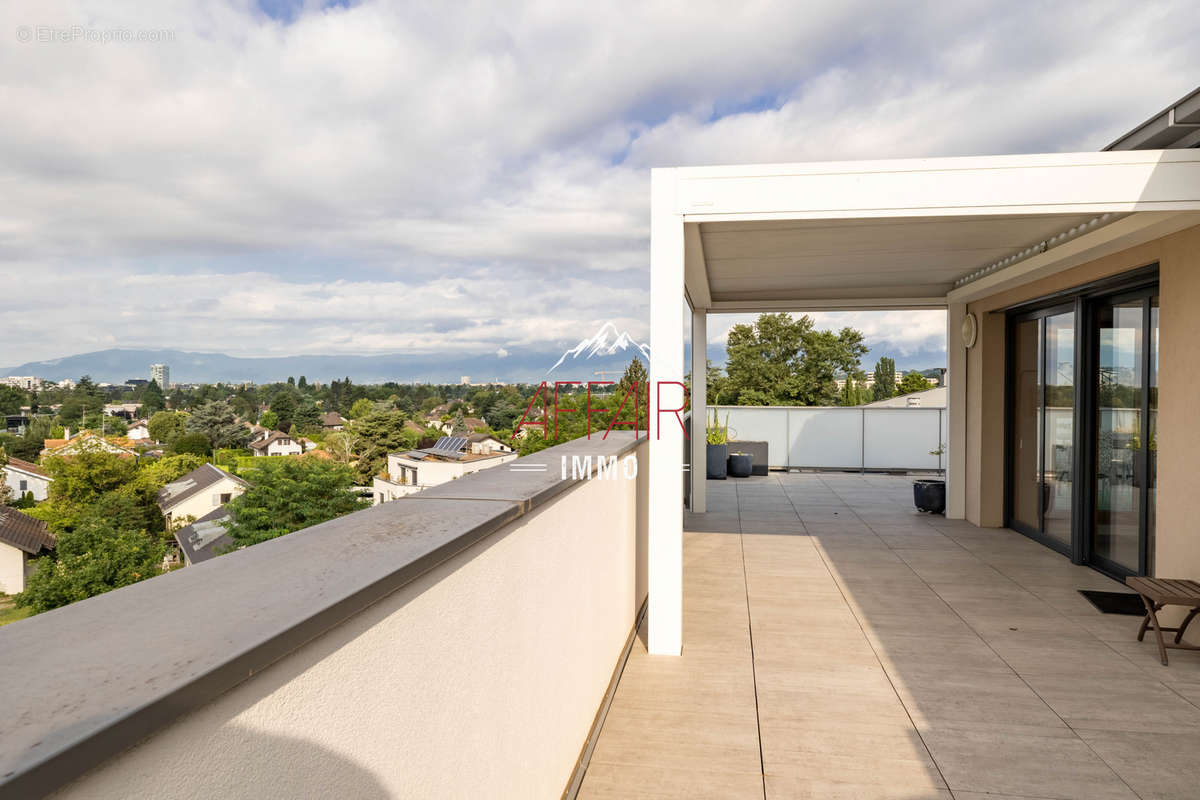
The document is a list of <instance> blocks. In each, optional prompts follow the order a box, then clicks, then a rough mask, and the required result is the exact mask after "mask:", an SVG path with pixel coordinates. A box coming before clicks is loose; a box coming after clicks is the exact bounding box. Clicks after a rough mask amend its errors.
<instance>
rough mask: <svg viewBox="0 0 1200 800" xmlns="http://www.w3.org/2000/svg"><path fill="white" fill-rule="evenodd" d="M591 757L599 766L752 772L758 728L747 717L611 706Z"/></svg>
mask: <svg viewBox="0 0 1200 800" xmlns="http://www.w3.org/2000/svg"><path fill="white" fill-rule="evenodd" d="M604 726H605V729H606V731H608V732H609V733H610V734H611V735H608V736H602V737H601V738H600V740H599V741H598V742H597V743H596V749H595V751H594V752H593V753H592V762H593V763H599V764H634V765H644V766H659V767H662V768H665V769H702V770H707V771H714V772H748V773H751V774H753V773H757V772H758V771H759V769H760V764H761V762H760V757H759V749H758V724H757V720H756V718H755V716H754V715H753V714H749V715H747V714H740V713H718V712H710V711H700V710H685V709H661V708H656V709H647V708H639V707H634V706H629V705H624V704H621V703H619V702H614V703H613V706H612V708H610V709H609V712H608V717H607V718H606V719H605V721H604Z"/></svg>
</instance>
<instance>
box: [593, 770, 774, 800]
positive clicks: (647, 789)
mask: <svg viewBox="0 0 1200 800" xmlns="http://www.w3.org/2000/svg"><path fill="white" fill-rule="evenodd" d="M762 796H763V778H762V775H761V774H759V773H758V772H757V770H756V772H755V774H749V773H734V772H715V771H710V770H703V769H695V768H688V769H664V768H662V767H660V766H658V765H650V766H642V765H638V766H634V765H629V764H597V763H595V762H593V763H592V764H591V765H590V766H589V767H588V770H587V774H586V775H585V776H584V779H583V785H582V786H581V787H580V790H579V798H580V800H630V798H640V799H641V800H692V798H706V799H707V800H718V798H719V799H720V800H726V799H727V800H747V799H748V798H756V797H762Z"/></svg>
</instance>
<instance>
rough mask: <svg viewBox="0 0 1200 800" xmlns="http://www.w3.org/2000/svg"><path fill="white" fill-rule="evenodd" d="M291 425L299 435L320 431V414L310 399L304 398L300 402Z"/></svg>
mask: <svg viewBox="0 0 1200 800" xmlns="http://www.w3.org/2000/svg"><path fill="white" fill-rule="evenodd" d="M301 377H303V376H301ZM292 424H293V425H295V426H296V430H297V431H298V432H299V433H313V432H315V431H319V430H321V412H320V410H318V409H317V404H316V403H314V402H313V400H312V398H311V397H305V398H304V399H303V400H301V401H300V404H299V406H297V407H296V415H295V416H294V417H293V418H292Z"/></svg>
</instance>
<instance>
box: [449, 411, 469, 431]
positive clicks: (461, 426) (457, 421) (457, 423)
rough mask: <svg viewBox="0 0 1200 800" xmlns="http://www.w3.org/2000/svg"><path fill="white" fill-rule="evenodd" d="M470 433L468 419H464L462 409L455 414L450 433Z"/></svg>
mask: <svg viewBox="0 0 1200 800" xmlns="http://www.w3.org/2000/svg"><path fill="white" fill-rule="evenodd" d="M468 433H470V431H469V430H467V423H466V420H464V419H463V414H462V411H459V412H458V413H457V414H455V415H454V421H453V422H452V423H451V424H450V435H451V436H466V435H467V434H468Z"/></svg>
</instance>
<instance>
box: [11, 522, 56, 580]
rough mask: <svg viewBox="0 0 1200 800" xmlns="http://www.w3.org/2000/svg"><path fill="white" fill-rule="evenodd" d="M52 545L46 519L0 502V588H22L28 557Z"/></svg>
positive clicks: (44, 550) (27, 570)
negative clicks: (37, 517)
mask: <svg viewBox="0 0 1200 800" xmlns="http://www.w3.org/2000/svg"><path fill="white" fill-rule="evenodd" d="M53 549H54V536H53V534H51V533H50V531H49V530H47V528H46V523H44V522H42V521H41V520H40V519H34V518H33V517H31V516H29V515H28V514H22V513H21V512H20V511H17V510H16V509H15V508H9V507H7V506H0V592H3V593H4V594H16V593H17V592H23V591H25V579H26V578H27V577H28V576H29V574H30V563H29V562H30V559H31V558H36V557H38V556H40V555H42V554H44V553H47V552H49V551H50V550H53Z"/></svg>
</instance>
